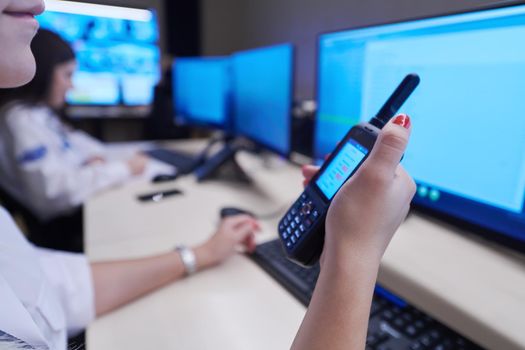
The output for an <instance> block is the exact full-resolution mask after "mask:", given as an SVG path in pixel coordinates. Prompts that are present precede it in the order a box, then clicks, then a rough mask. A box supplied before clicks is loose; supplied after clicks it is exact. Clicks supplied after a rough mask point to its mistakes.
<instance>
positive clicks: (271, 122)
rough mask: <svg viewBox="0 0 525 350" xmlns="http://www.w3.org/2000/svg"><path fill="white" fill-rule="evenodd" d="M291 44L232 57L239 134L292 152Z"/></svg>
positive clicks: (282, 152)
mask: <svg viewBox="0 0 525 350" xmlns="http://www.w3.org/2000/svg"><path fill="white" fill-rule="evenodd" d="M292 59H293V48H292V46H291V45H279V46H273V47H269V48H263V49H256V50H250V51H244V52H240V53H237V54H235V55H234V56H233V59H232V60H233V86H232V87H233V99H234V116H235V128H236V131H237V132H238V133H239V134H241V135H244V136H246V137H248V138H250V139H253V140H255V141H257V142H258V143H260V144H262V145H264V146H266V147H268V148H270V149H271V150H274V151H276V152H279V153H281V154H288V153H289V152H290V147H291V146H290V122H291V120H290V118H291V116H290V114H291V103H292Z"/></svg>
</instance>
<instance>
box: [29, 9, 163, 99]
mask: <svg viewBox="0 0 525 350" xmlns="http://www.w3.org/2000/svg"><path fill="white" fill-rule="evenodd" d="M38 21H39V22H40V25H41V27H42V28H46V29H49V30H52V31H55V32H57V33H58V34H59V35H61V36H62V37H63V38H64V39H65V40H67V41H68V42H70V43H71V45H72V46H73V49H74V51H75V53H76V56H77V61H78V71H77V72H76V73H75V75H74V77H73V83H74V88H73V89H72V91H71V92H70V93H69V94H68V96H67V102H68V103H69V104H71V105H98V106H115V105H126V106H143V105H149V104H150V103H151V102H152V101H153V88H154V86H155V85H156V84H157V82H158V81H159V78H160V50H159V47H158V41H159V32H158V25H157V19H156V16H155V13H154V11H151V10H144V9H136V8H128V7H120V6H118V7H117V6H107V5H97V4H92V3H84V2H73V1H56V0H46V12H44V13H43V14H42V15H41V16H38Z"/></svg>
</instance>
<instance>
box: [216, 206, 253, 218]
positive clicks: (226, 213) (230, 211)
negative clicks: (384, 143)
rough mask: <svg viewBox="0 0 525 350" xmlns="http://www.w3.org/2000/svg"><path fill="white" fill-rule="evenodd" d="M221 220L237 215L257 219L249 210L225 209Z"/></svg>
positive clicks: (222, 211)
mask: <svg viewBox="0 0 525 350" xmlns="http://www.w3.org/2000/svg"><path fill="white" fill-rule="evenodd" d="M220 215H221V219H224V218H226V217H228V216H235V215H250V216H252V217H254V218H255V217H256V216H255V214H253V213H252V212H250V211H248V210H244V209H240V208H234V207H224V208H222V209H221V214H220Z"/></svg>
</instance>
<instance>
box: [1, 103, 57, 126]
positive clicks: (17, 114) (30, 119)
mask: <svg viewBox="0 0 525 350" xmlns="http://www.w3.org/2000/svg"><path fill="white" fill-rule="evenodd" d="M50 113H51V110H50V109H49V108H48V107H46V106H44V105H34V104H29V103H25V102H22V101H14V102H11V103H8V104H7V105H5V106H3V107H2V109H1V111H0V114H1V115H2V116H3V117H4V118H5V121H6V122H7V123H8V125H20V124H25V123H38V122H39V121H44V119H45V118H48V116H49V115H50Z"/></svg>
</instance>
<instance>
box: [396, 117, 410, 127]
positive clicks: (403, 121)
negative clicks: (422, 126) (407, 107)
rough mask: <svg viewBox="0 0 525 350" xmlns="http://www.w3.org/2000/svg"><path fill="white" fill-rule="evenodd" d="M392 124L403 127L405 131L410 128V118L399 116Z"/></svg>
mask: <svg viewBox="0 0 525 350" xmlns="http://www.w3.org/2000/svg"><path fill="white" fill-rule="evenodd" d="M393 123H394V124H397V125H400V126H402V127H404V128H405V129H409V128H410V117H409V116H408V115H406V114H400V115H398V116H397V117H396V119H394V121H393Z"/></svg>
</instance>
